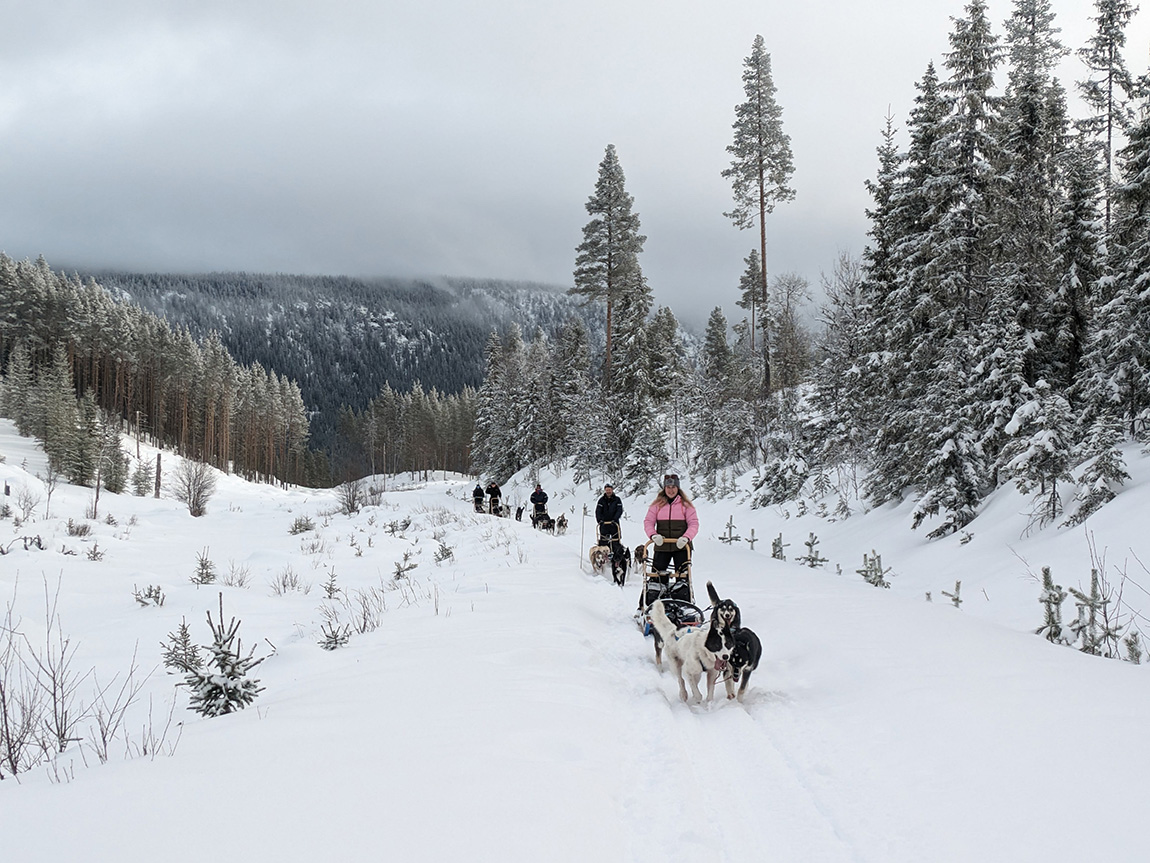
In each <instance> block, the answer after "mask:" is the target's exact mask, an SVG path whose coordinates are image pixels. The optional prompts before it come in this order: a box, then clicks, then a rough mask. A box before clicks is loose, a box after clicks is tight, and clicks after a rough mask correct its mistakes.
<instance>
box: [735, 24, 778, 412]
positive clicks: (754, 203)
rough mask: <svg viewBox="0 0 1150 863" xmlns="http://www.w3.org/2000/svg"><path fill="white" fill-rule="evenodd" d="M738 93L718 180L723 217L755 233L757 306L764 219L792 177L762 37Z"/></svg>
mask: <svg viewBox="0 0 1150 863" xmlns="http://www.w3.org/2000/svg"><path fill="white" fill-rule="evenodd" d="M743 92H744V93H745V94H746V97H747V98H746V101H744V102H742V103H740V104H739V105H736V106H735V122H734V126H733V128H734V133H735V134H734V141H733V142H732V143H731V144H730V145H729V146H728V147H727V152H728V153H730V154H731V156H732V159H731V166H730V167H729V168H727V169H726V170H724V171H723V177H724V178H726V179H728V180H730V181H731V188H732V192H733V195H734V203H735V206H734V209H732V210H731V211H730V212H729V213H726V214H725V215H726V216H727V217H728V218H729V219H731V221H732V222H734V223H735V225H736V226H737V227H738V228H739V229H740V230H745V229H747V228H753V227H755V226H756V225H758V228H759V259H760V260H759V266H760V275H759V284H758V306H759V308H760V309H764V308H765V306H766V300H767V214H768V213H770V212H772V211H773V210H774V209H775V205H776V204H778V203H781V202H783V201H790V200H792V199H793V198H794V196H795V192H794V190H793V189H792V188H791V187H790V186H789V185H788V184H789V183H790V180H791V175H792V174H794V171H795V168H794V157H793V156H792V154H791V139H790V136H788V135H787V134H785V133H784V132H783V109H782V107H781V106H780V105H779V103H778V102H777V101H776V100H775V93H776V87H775V82H774V76H773V75H772V73H771V55H770V54H768V53H767V51H766V48H765V45H764V42H763V37H762V36H755V41H754V43H753V44H752V46H751V54H750V56H749V57H747V58H745V59H744V60H743ZM757 326H758V328H760V329H761V330H762V333H763V344H762V346H761V351H762V355H763V379H762V385H763V391H764V392H770V389H771V367H770V360H769V356H768V352H769V346H770V339H769V335H768V334H769V327H768V324H767V322H766V321H765V320H761V321H759V322H758V324H757ZM755 329H756V322H755V320H754V313H753V307H752V319H751V339H752V355H753V354H754V346H753V340H754V331H755Z"/></svg>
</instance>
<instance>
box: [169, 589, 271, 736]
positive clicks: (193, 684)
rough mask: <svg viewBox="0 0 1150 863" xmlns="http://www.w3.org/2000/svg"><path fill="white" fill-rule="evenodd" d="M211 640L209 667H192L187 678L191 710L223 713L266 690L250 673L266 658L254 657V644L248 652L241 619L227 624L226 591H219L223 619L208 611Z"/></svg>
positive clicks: (245, 704)
mask: <svg viewBox="0 0 1150 863" xmlns="http://www.w3.org/2000/svg"><path fill="white" fill-rule="evenodd" d="M208 627H209V628H210V629H211V631H212V643H211V644H210V645H207V650H208V653H209V654H210V659H209V660H208V665H207V667H206V668H189V669H187V674H186V676H185V678H184V681H185V683H186V684H187V686H188V689H189V690H190V691H191V703H190V705H189V707H190V709H191V710H195V711H196V712H197V713H200V714H202V715H203V716H208V717H211V716H223V715H225V714H228V713H234V712H235V711H236V710H242V709H243V708H245V707H247V706H248V705H249V704H251V703H252V702H253V701H255V699H256V696H257V695H259V694H260V693H261V692H263V690H264V688H263V687H262V686H260V685H259V681H258V680H255V679H253V678H251V677H250V676H249V675H250V674H251V672H252V670H253V669H255V667H256V666H257V665H259V664H260V663H261V662H263V661H264V658H263V657H261V658H259V659H255V658H254V655H255V648H254V647H253V648H252V649H251V650H250V651H248V653H247V655H246V656H245V655H244V653H243V644H242V642H241V641H240V640H239V638H238V634H239V629H240V621H238V620H236V619H235V618H234V617H233V618H232V619H231V620H230V621H229V622H228V623H227V624H226V625H225V624H224V595H223V594H222V593H221V594H220V619H219V621H218V622H217V621H214V620H212V613H211V612H210V611H209V612H208Z"/></svg>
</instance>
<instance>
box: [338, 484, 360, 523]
mask: <svg viewBox="0 0 1150 863" xmlns="http://www.w3.org/2000/svg"><path fill="white" fill-rule="evenodd" d="M365 496H366V490H365V487H364V482H363V480H362V479H352V480H348V481H347V482H345V483H344V484H343V485H341V486H340V487H339V488H338V489H336V496H335V499H336V502H337V503H338V504H339V511H340V512H342V513H343V514H344V515H355V514H356V513H357V512H359V511H360V509H361V508H362V507H363V503H364V499H365Z"/></svg>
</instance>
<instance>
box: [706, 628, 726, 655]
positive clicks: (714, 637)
mask: <svg viewBox="0 0 1150 863" xmlns="http://www.w3.org/2000/svg"><path fill="white" fill-rule="evenodd" d="M703 647H705V648H707V650H709V651H711V653H718V652H719V651H720V650H722V649H723V636H722V634H721V633H720V632H719V629H718V627H716V626H712V627H711V628H710V629H708V630H707V640H706V641H704V642H703Z"/></svg>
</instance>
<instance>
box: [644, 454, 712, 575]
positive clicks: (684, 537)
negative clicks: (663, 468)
mask: <svg viewBox="0 0 1150 863" xmlns="http://www.w3.org/2000/svg"><path fill="white" fill-rule="evenodd" d="M643 530H644V531H645V532H646V534H647V536H648V537H650V539H651V541H652V542H654V543H655V554H654V555H653V557H652V558H651V566H652V568H653V569H654V570H655V571H656V572H661V573H664V572H667V571H668V569H669V567H670V565H671V562H672V561H674V563H675V570H676V572H681V571H682V570H683V569H685V568H686V564H687V556H688V550H687V548H688V546H690V545H691V540H692V539H694V538H695V534H697V533H698V532H699V515H698V513H697V512H696V511H695V505H694V504H692V503H691V501H690V500H689V499H688V498H687V496H686V495H685V494H683V490H682V489H681V488H679V475H678V474H674V473H669V474H667V475H666V476H664V477H663V490H662V491H660V492H659V494H658V495H657V496H656V497H655V501H654V503H652V504H651V506H650V507H649V508H648V509H647V517H646V518H645V519H643ZM691 547H693V546H691Z"/></svg>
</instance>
